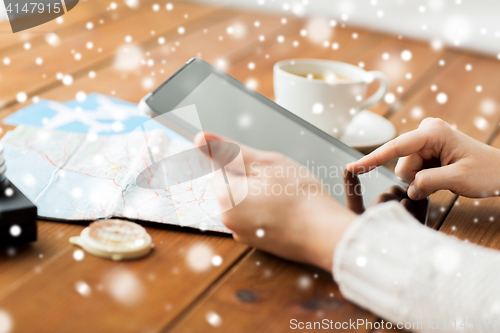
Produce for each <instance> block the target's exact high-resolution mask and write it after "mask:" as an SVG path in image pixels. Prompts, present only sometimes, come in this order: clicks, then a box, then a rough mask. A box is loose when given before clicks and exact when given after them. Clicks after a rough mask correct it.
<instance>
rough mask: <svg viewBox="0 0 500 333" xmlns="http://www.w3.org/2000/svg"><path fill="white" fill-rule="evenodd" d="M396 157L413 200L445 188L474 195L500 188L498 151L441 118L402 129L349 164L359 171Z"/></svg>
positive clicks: (398, 168)
mask: <svg viewBox="0 0 500 333" xmlns="http://www.w3.org/2000/svg"><path fill="white" fill-rule="evenodd" d="M395 158H399V160H398V163H397V165H396V169H395V172H396V174H397V175H398V176H399V177H400V178H401V179H402V180H403V181H405V182H406V183H408V184H410V187H409V188H408V196H409V197H410V198H411V199H413V200H420V199H423V198H425V197H427V196H429V195H430V194H432V193H434V192H436V191H438V190H441V189H448V190H450V191H452V192H453V193H455V194H458V195H463V196H467V197H472V198H481V197H488V196H492V195H498V194H499V191H500V176H499V175H500V152H499V151H498V150H497V149H495V148H493V147H490V146H488V145H486V144H483V143H481V142H479V141H477V140H474V139H473V138H471V137H469V136H467V135H465V134H464V133H462V132H460V131H458V130H456V129H454V128H453V127H451V126H450V125H449V124H447V123H446V122H444V121H443V120H441V119H438V118H426V119H424V120H423V121H422V122H421V123H420V126H419V127H418V129H416V130H413V131H411V132H408V133H405V134H402V135H400V136H399V137H397V138H395V139H394V140H391V141H389V142H388V143H386V144H385V145H383V146H382V147H380V148H378V149H376V150H375V151H373V152H372V153H371V154H369V155H366V156H364V157H363V158H361V159H360V160H358V161H357V162H353V163H350V164H348V165H347V166H346V168H347V170H349V171H350V172H352V173H354V174H361V173H365V172H368V171H370V170H372V169H374V168H376V167H377V166H380V165H383V164H385V163H387V162H389V161H391V160H393V159H395Z"/></svg>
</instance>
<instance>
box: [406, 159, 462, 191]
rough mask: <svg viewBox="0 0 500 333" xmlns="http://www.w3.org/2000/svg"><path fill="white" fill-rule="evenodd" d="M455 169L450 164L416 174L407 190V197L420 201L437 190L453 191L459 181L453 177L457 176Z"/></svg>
mask: <svg viewBox="0 0 500 333" xmlns="http://www.w3.org/2000/svg"><path fill="white" fill-rule="evenodd" d="M455 168H456V165H453V164H452V165H446V166H442V167H437V168H430V169H424V170H421V171H419V172H417V174H416V175H415V179H414V180H413V182H412V183H411V184H410V187H409V188H408V196H409V197H410V199H412V200H420V199H424V198H426V197H428V196H429V195H431V194H432V193H434V192H436V191H438V190H453V188H454V187H455V185H456V184H457V182H459V181H460V180H459V179H457V177H456V176H455V175H456V174H457V173H456V172H455V170H454V169H455Z"/></svg>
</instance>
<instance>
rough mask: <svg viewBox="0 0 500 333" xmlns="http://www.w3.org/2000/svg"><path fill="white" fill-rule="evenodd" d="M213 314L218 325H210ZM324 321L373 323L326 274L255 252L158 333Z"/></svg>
mask: <svg viewBox="0 0 500 333" xmlns="http://www.w3.org/2000/svg"><path fill="white" fill-rule="evenodd" d="M214 313H215V314H216V316H219V317H220V323H219V322H218V321H213V320H210V318H213V317H214ZM325 318H326V319H327V321H330V320H331V321H333V323H335V322H345V321H347V322H349V320H352V321H356V320H358V319H363V320H366V321H374V320H375V317H374V316H373V315H372V314H370V313H368V312H366V311H364V310H361V309H360V308H358V307H357V306H355V305H353V304H352V303H350V302H348V301H346V300H345V299H344V298H343V297H342V295H341V294H340V292H339V290H338V288H337V286H336V285H335V284H333V283H332V277H331V275H330V274H329V273H326V272H324V271H322V270H319V269H317V268H314V267H310V266H303V265H299V264H296V263H292V262H288V261H284V260H281V259H278V258H276V257H273V256H271V255H269V254H266V253H263V252H261V251H255V252H253V253H252V254H251V255H249V256H247V257H246V258H245V259H244V260H242V261H241V262H240V263H239V264H238V265H237V266H235V267H234V269H233V271H232V272H231V274H229V275H228V276H227V277H226V278H225V279H224V280H222V281H221V283H219V284H218V285H217V286H216V287H214V288H213V289H211V290H210V292H209V294H208V295H207V299H205V300H204V301H202V302H200V303H199V305H197V306H196V307H195V308H194V309H193V310H192V311H189V313H187V314H186V316H185V317H184V318H183V319H182V321H180V322H179V323H174V324H173V325H169V326H167V327H166V328H165V329H164V330H163V331H164V332H167V331H168V332H179V333H180V332H182V333H190V332H220V331H223V332H288V331H289V330H290V329H291V324H294V323H295V322H291V321H292V320H293V319H295V320H297V322H322V320H323V319H325ZM333 325H335V324H333ZM292 327H293V326H292ZM300 331H305V330H300ZM307 331H309V330H307ZM359 331H360V332H363V331H366V330H359Z"/></svg>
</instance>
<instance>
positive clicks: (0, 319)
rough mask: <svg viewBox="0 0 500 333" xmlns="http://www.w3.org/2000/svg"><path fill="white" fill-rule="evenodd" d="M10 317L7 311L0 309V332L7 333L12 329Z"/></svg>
mask: <svg viewBox="0 0 500 333" xmlns="http://www.w3.org/2000/svg"><path fill="white" fill-rule="evenodd" d="M12 328H13V323H12V318H11V316H10V315H9V313H8V312H7V311H4V310H2V309H0V333H9V332H11V331H12Z"/></svg>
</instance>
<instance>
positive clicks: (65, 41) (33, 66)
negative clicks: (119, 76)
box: [0, 2, 217, 105]
mask: <svg viewBox="0 0 500 333" xmlns="http://www.w3.org/2000/svg"><path fill="white" fill-rule="evenodd" d="M127 8H128V7H127ZM216 10H217V9H215V8H213V7H208V6H199V5H192V4H189V3H182V2H180V3H178V4H177V5H176V6H175V8H174V9H173V10H172V11H167V10H164V13H161V14H160V13H158V12H154V11H153V10H152V9H151V8H150V7H149V6H148V7H143V8H142V9H139V10H137V11H133V10H132V9H125V10H124V12H123V13H121V12H118V11H117V12H113V13H109V14H108V16H109V17H107V19H106V20H104V21H103V24H100V23H99V22H95V24H94V28H93V29H90V30H89V29H87V28H86V26H85V25H84V24H81V25H75V26H71V27H69V28H68V29H65V30H64V31H63V32H61V33H59V36H60V40H61V42H60V46H58V47H56V48H54V47H53V46H51V45H49V44H47V43H45V44H38V45H34V46H33V47H32V49H30V50H28V51H25V52H22V53H19V52H16V53H13V56H12V59H11V63H10V64H9V65H8V66H4V65H2V66H4V68H2V77H3V78H5V79H4V80H2V81H0V83H2V82H3V84H4V88H3V89H2V90H1V91H0V101H2V102H3V104H4V105H10V104H12V103H14V101H15V98H16V95H17V93H19V92H21V91H23V92H25V93H27V94H28V95H29V96H31V95H33V94H35V93H39V92H42V91H43V90H44V89H47V87H49V88H50V87H53V86H56V85H61V84H62V82H61V81H60V80H58V79H57V78H56V76H57V74H58V73H61V74H62V75H68V74H69V75H78V73H80V72H82V71H86V72H88V71H90V70H92V69H94V68H97V67H99V63H102V62H104V61H105V60H108V63H107V64H108V65H109V59H112V58H113V57H114V56H115V54H116V53H117V51H118V52H120V51H119V50H122V51H121V54H122V55H123V57H125V60H122V62H126V61H128V62H131V63H132V66H133V63H134V59H133V58H132V56H129V55H128V54H127V52H126V51H125V50H124V48H125V47H127V45H126V44H127V43H126V41H125V38H126V36H129V37H131V38H132V42H133V44H131V45H129V46H128V47H129V48H130V49H131V51H130V52H133V51H135V50H138V52H141V49H140V48H138V47H143V44H144V43H147V42H151V41H152V40H155V41H156V40H157V38H158V37H156V36H154V35H152V34H151V31H155V35H156V34H158V35H159V36H161V35H162V34H168V35H169V36H170V35H173V34H178V33H177V29H178V27H179V26H183V27H184V28H185V29H188V31H189V29H190V28H191V24H190V23H193V22H196V24H199V23H201V22H203V20H202V19H201V18H202V17H203V16H204V15H207V14H209V13H211V12H213V11H216ZM120 14H122V15H120ZM186 15H187V16H186ZM143 22H148V24H147V25H146V24H143ZM88 42H91V43H92V44H93V47H92V49H88V48H87V47H86V45H87V43H88ZM134 46H135V47H134ZM120 47H121V49H119V48H120ZM8 54H9V53H6V55H8ZM77 54H79V55H80V56H81V60H78V59H77V58H75V56H76V55H77ZM138 56H141V54H140V53H139V55H138ZM61 57H63V58H64V59H65V60H64V61H61ZM38 58H40V59H42V61H43V63H42V64H41V65H38V64H37V63H36V59H38ZM124 65H125V66H126V64H124ZM124 65H122V66H124ZM7 80H8V84H7ZM26 82H29V85H27V84H26ZM20 87H23V89H22V90H21V89H20Z"/></svg>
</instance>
